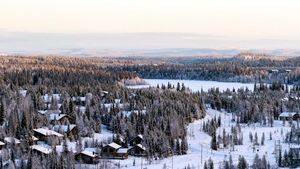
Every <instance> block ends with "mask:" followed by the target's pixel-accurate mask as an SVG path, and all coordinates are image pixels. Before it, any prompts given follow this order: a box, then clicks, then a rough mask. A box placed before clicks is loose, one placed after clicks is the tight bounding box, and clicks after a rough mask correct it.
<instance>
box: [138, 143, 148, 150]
mask: <svg viewBox="0 0 300 169" xmlns="http://www.w3.org/2000/svg"><path fill="white" fill-rule="evenodd" d="M136 146H137V147H139V148H141V149H142V150H144V151H145V150H146V147H144V146H143V145H141V144H137V145H136Z"/></svg>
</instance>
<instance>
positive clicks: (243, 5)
mask: <svg viewBox="0 0 300 169" xmlns="http://www.w3.org/2000/svg"><path fill="white" fill-rule="evenodd" d="M0 12H1V15H0V30H4V31H23V32H46V33H53V32H54V33H141V32H151V33H161V32H163V33H165V32H167V33H195V34H201V35H214V36H215V35H216V36H226V37H238V38H242V39H244V38H245V39H258V38H261V39H263V38H279V39H284V40H299V39H300V31H299V30H300V0H0Z"/></svg>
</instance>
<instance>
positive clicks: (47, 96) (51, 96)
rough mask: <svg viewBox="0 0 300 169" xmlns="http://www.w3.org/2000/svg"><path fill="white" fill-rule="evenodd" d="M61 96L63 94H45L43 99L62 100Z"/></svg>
mask: <svg viewBox="0 0 300 169" xmlns="http://www.w3.org/2000/svg"><path fill="white" fill-rule="evenodd" d="M60 96H61V94H52V95H49V94H45V95H43V100H44V102H51V100H52V98H53V99H56V100H60Z"/></svg>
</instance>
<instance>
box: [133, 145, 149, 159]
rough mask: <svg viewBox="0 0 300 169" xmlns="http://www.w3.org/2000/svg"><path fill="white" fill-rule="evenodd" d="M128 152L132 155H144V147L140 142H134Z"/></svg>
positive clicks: (145, 152) (145, 153)
mask: <svg viewBox="0 0 300 169" xmlns="http://www.w3.org/2000/svg"><path fill="white" fill-rule="evenodd" d="M128 153H129V154H130V155H133V156H146V155H147V151H146V148H145V147H144V146H143V145H142V144H136V145H134V146H133V147H131V148H130V149H129V150H128Z"/></svg>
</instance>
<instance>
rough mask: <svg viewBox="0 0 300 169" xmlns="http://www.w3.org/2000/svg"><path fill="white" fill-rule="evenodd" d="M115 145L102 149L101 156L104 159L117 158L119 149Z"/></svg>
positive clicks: (118, 146)
mask: <svg viewBox="0 0 300 169" xmlns="http://www.w3.org/2000/svg"><path fill="white" fill-rule="evenodd" d="M121 147H122V146H120V145H119V144H117V143H114V142H112V143H110V144H107V145H106V146H104V147H103V148H102V151H101V156H102V157H104V158H118V150H119V149H120V148H121Z"/></svg>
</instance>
